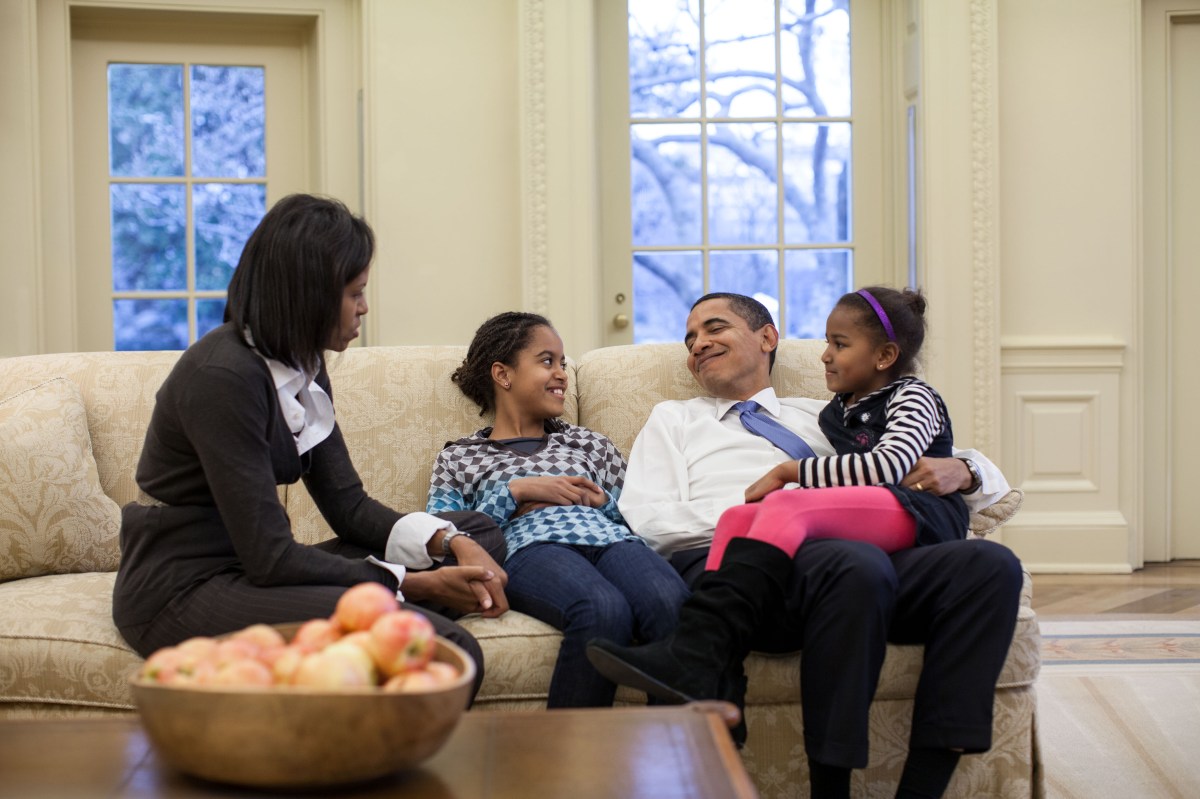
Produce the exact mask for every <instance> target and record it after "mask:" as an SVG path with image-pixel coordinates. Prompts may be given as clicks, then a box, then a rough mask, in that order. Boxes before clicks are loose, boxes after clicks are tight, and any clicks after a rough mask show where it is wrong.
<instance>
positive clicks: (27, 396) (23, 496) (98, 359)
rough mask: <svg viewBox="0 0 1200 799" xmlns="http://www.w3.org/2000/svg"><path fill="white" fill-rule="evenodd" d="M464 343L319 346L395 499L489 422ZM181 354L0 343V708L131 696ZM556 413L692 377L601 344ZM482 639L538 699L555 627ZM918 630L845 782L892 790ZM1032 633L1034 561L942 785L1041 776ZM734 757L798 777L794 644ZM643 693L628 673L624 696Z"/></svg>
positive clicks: (504, 701) (788, 791) (340, 398)
mask: <svg viewBox="0 0 1200 799" xmlns="http://www.w3.org/2000/svg"><path fill="white" fill-rule="evenodd" d="M821 346H823V345H821V344H818V343H816V342H803V341H788V342H784V346H783V347H782V349H781V352H780V356H779V361H778V364H777V366H776V368H775V374H776V384H777V387H778V388H779V389H780V391H781V393H783V394H788V395H796V394H802V395H809V396H815V397H824V396H827V394H826V391H825V388H824V379H823V373H822V371H821V369H820V367H819V365H818V364H817V358H816V355H817V353H818V352H819V349H820V347H821ZM463 354H464V349H463V348H462V347H441V346H421V347H372V348H356V349H351V350H350V351H348V352H346V353H344V354H343V355H340V356H334V357H333V360H332V361H331V363H330V371H331V374H332V381H333V388H334V398H335V401H336V403H337V407H338V419H339V422H340V424H341V426H342V429H343V431H344V432H345V435H346V439H347V441H348V443H349V446H350V449H351V453H352V455H353V457H354V460H355V463H356V465H357V466H358V469H359V471H360V473H361V474H362V476H363V479H364V481H365V483H366V485H367V489H368V491H370V492H371V493H372V494H373V495H374V496H376V497H378V498H380V499H382V500H383V501H385V502H387V503H389V504H391V505H393V506H394V507H396V508H399V509H419V508H423V507H424V502H425V494H426V490H427V487H428V479H429V471H430V467H431V465H432V463H433V459H434V455H435V454H436V452H437V451H438V450H439V449H440V448H441V446H442V445H443V443H444V442H446V441H448V440H451V439H453V438H457V437H459V436H461V435H463V434H464V433H467V432H470V431H473V430H475V429H477V428H478V427H480V426H481V425H482V423H483V420H481V419H480V418H479V417H478V414H477V413H476V409H475V408H474V406H472V405H470V403H469V402H468V401H467V400H466V399H465V398H463V397H462V396H461V395H460V394H459V392H458V390H457V389H456V388H455V386H454V385H452V384H451V383H450V381H449V374H450V372H451V371H452V370H453V368H454V367H455V366H457V365H458V363H459V362H460V361H461V359H462V356H463ZM177 357H178V353H77V354H66V355H43V356H30V357H21V358H9V359H3V360H0V717H24V718H34V717H50V716H66V715H72V716H82V715H104V714H112V713H127V712H129V711H130V710H131V708H132V705H131V703H130V695H129V690H128V687H127V685H126V677H127V675H128V674H129V672H130V671H131V670H132V669H134V668H135V667H136V666H137V664H138V662H139V658H138V657H137V656H136V655H135V654H134V653H133V652H132V651H131V650H130V649H129V648H128V647H127V646H126V645H125V643H124V642H123V640H122V639H121V637H120V635H119V634H118V633H117V630H116V628H115V627H114V626H113V623H112V620H111V617H110V596H111V592H112V586H113V579H114V576H115V569H116V567H117V562H118V558H119V551H118V546H117V531H118V524H119V516H118V508H119V505H120V504H123V503H126V502H129V501H131V500H132V499H133V498H134V496H135V493H136V486H135V484H134V479H133V474H134V467H135V465H136V463H137V459H138V453H139V451H140V449H141V446H142V439H143V436H144V434H145V430H146V424H147V421H148V419H149V416H150V411H151V408H152V407H153V404H154V395H155V391H156V390H157V388H158V386H159V384H160V383H161V382H162V380H163V378H164V377H165V376H166V374H167V372H168V371H169V370H170V368H171V366H172V364H173V363H174V362H175V360H176V358H177ZM569 371H570V377H571V386H570V390H569V392H568V397H567V406H566V412H565V418H566V419H567V420H568V421H572V422H578V423H580V424H584V425H587V426H589V427H592V428H594V429H597V430H600V431H602V432H604V433H606V434H607V435H608V436H610V437H611V438H612V439H613V440H614V441H615V442H616V444H617V445H618V446H619V447H620V448H621V450H622V451H624V452H628V451H629V447H630V445H631V444H632V443H633V439H634V436H635V435H636V434H637V431H638V429H639V428H640V427H641V425H642V424H643V423H644V421H645V419H646V417H647V415H648V414H649V412H650V409H651V407H652V406H653V405H654V404H655V403H656V402H658V401H660V400H663V399H670V398H685V397H689V396H694V395H695V394H696V393H697V391H698V387H697V386H696V385H695V383H694V382H693V380H692V378H691V376H690V375H689V374H688V372H687V370H686V368H685V367H684V351H683V348H682V347H681V346H680V345H678V344H670V345H638V346H633V347H611V348H605V349H601V350H595V351H592V352H589V353H587V354H585V355H584V356H583V357H581V358H580V359H579V360H578V362H576V363H573V364H572V365H571V367H570V369H569ZM280 496H281V498H282V499H283V501H284V502H285V503H286V506H287V509H288V512H289V514H290V515H291V518H292V520H293V523H294V526H295V530H296V535H297V537H298V538H299V539H301V540H303V541H305V542H315V541H318V540H321V539H323V538H325V537H327V536H328V535H329V534H330V533H329V531H328V529H327V528H326V526H325V524H324V522H323V521H322V519H321V518H320V516H319V514H318V513H317V512H316V510H315V508H314V506H313V504H312V502H311V500H310V499H309V497H308V496H307V494H306V492H305V490H304V488H303V486H302V485H296V486H289V487H281V488H280ZM1019 504H1020V494H1019V492H1013V493H1012V494H1011V495H1010V496H1009V497H1007V498H1006V499H1005V500H1004V501H1003V502H1002V503H1001V504H1000V505H999V506H998V507H996V508H993V509H992V510H991V511H990V512H989V513H988V514H985V515H983V516H977V517H975V518H973V520H972V525H973V529H975V530H976V531H978V532H981V533H986V532H988V531H989V530H990V529H991V528H994V527H995V526H996V525H997V524H998V523H1000V522H1002V521H1003V520H1004V519H1006V518H1007V517H1008V516H1009V515H1011V513H1013V512H1015V510H1016V508H1017V507H1018V506H1019ZM463 623H464V624H465V626H466V627H468V629H470V630H471V631H472V632H473V633H474V634H475V635H476V636H477V637H478V638H479V639H480V641H481V643H482V646H483V649H484V653H485V658H486V678H485V680H484V684H483V688H482V691H481V693H480V695H479V697H478V700H477V704H476V706H475V708H476V710H475V712H487V711H489V710H501V709H515V708H522V709H524V708H537V707H542V706H544V703H545V699H546V689H547V685H548V682H549V678H550V672H551V669H552V667H553V663H554V659H555V654H556V651H557V647H558V641H559V636H558V633H557V632H556V631H555V630H554V629H552V628H551V627H549V626H547V625H545V624H542V623H540V622H538V621H535V620H533V619H531V618H529V617H526V616H522V615H520V614H518V613H516V612H510V613H508V614H507V615H506V616H504V617H503V618H501V619H498V620H486V619H481V618H467V619H465V620H464V622H463ZM921 654H922V652H921V648H920V647H902V646H891V647H889V649H888V656H887V661H886V663H885V666H884V671H883V676H882V677H881V680H880V686H879V691H878V695H877V697H876V700H875V703H874V705H873V707H872V717H871V764H870V767H869V768H867V769H866V770H864V771H862V772H856V773H855V775H854V780H855V782H854V791H855V795H862V796H884V795H887V796H891V795H892V792H893V791H894V785H895V782H896V780H897V779H898V775H899V770H900V767H901V764H902V762H903V759H904V756H905V745H906V740H907V737H908V726H909V723H910V713H911V708H912V697H913V694H914V690H915V686H916V678H917V674H918V672H919V670H920V667H921ZM1039 664H1040V659H1039V636H1038V627H1037V622H1036V619H1035V617H1034V614H1033V611H1032V610H1031V609H1030V607H1029V591H1028V580H1027V587H1026V592H1025V596H1024V598H1023V602H1022V607H1021V612H1020V618H1019V620H1018V624H1017V633H1016V639H1015V641H1014V643H1013V646H1012V650H1011V652H1010V654H1009V658H1008V662H1007V664H1006V665H1005V668H1004V672H1003V674H1002V675H1001V678H1000V687H999V689H998V691H997V695H996V720H995V737H994V745H993V748H992V750H991V751H990V752H989V753H987V754H985V755H980V756H972V757H967V758H964V759H963V761H962V765H961V766H960V767H959V769H958V772H957V773H956V776H955V778H954V782H953V783H952V785H951V789H950V795H953V796H961V797H966V796H970V797H981V796H1005V797H1018V796H1020V797H1025V796H1031V795H1033V796H1038V795H1040V794H1041V771H1040V763H1039V756H1038V746H1037V738H1036V725H1035V715H1036V714H1035V711H1036V706H1035V697H1034V681H1035V679H1036V677H1037V673H1038V668H1039ZM747 669H748V673H749V675H750V691H749V697H748V708H747V719H748V724H749V731H750V740H749V744H748V746H747V747H746V749H745V750H744V751H743V753H742V754H743V757H744V759H745V762H746V766H747V769H748V770H749V772H750V774H751V775H752V777H753V778H754V781H755V782H756V784H757V785H758V788H759V790H760V792H761V793H762V795H763V796H765V797H775V796H800V795H805V794H806V791H807V764H806V761H805V756H804V750H803V744H802V739H801V714H800V707H799V701H798V697H799V687H798V682H799V669H798V658H797V657H796V656H778V657H768V656H759V655H753V656H752V657H751V658H750V660H749V661H748V664H747ZM639 701H642V697H641V696H640V695H638V694H637V693H636V692H631V691H628V690H626V689H622V690H621V692H620V693H619V694H618V702H622V703H636V702H639Z"/></svg>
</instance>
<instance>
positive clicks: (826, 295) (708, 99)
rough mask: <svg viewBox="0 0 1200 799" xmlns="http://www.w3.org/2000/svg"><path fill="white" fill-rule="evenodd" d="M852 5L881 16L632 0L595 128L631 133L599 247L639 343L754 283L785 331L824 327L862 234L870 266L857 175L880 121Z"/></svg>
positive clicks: (874, 222)
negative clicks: (604, 121) (616, 122)
mask: <svg viewBox="0 0 1200 799" xmlns="http://www.w3.org/2000/svg"><path fill="white" fill-rule="evenodd" d="M862 6H868V7H869V8H868V9H867V11H866V12H863V13H862V16H864V17H872V16H875V17H877V16H878V10H877V8H875V7H871V4H868V3H856V4H855V6H854V11H855V15H856V19H855V25H854V26H853V27H852V23H851V8H850V4H849V1H848V0H676V2H664V0H628V5H627V8H628V14H627V18H626V22H627V29H626V35H627V53H626V54H625V55H626V66H627V69H626V70H625V74H627V75H628V83H627V88H626V90H625V91H624V97H623V98H622V99H623V101H624V107H623V109H622V110H623V113H622V115H621V119H622V120H623V125H622V127H623V129H624V130H623V133H621V132H620V131H618V132H616V133H615V134H614V133H606V134H605V135H606V136H609V135H622V136H623V138H624V140H625V141H626V142H627V149H625V150H624V152H625V153H627V162H626V163H627V166H626V167H625V171H627V174H628V180H627V182H624V181H623V180H622V179H620V178H619V179H618V180H616V181H612V182H613V184H623V185H619V188H617V189H611V188H606V189H605V193H606V200H605V202H606V210H609V211H610V212H611V213H609V214H607V215H606V221H605V224H606V230H605V233H604V246H605V252H606V258H605V260H606V262H607V263H610V264H614V265H615V267H614V269H615V270H616V269H621V268H622V267H621V264H623V265H624V266H623V269H624V271H625V272H626V274H627V275H628V276H627V277H626V278H625V280H626V281H627V284H628V285H629V286H630V288H631V289H632V292H631V293H632V298H633V314H632V317H633V323H634V327H633V340H634V341H637V342H647V341H678V340H679V339H680V337H681V332H682V330H683V327H684V320H685V319H686V316H687V313H688V309H689V308H690V306H691V304H692V302H694V301H695V299H696V298H698V297H699V296H701V295H702V294H704V293H705V292H709V291H734V292H739V293H743V294H749V295H751V296H755V297H757V298H758V299H760V300H761V301H762V302H763V303H764V304H765V305H766V306H767V307H768V308H769V309H770V310H771V311H772V313H773V315H774V316H775V319H776V322H777V324H778V325H779V328H780V330H781V332H782V333H783V335H785V336H789V337H797V338H812V337H823V336H824V325H825V318H826V316H827V315H828V313H829V311H830V309H831V308H832V306H833V304H834V302H836V300H837V298H838V297H839V296H841V295H842V294H843V293H845V292H847V291H849V290H851V289H852V287H853V286H854V284H855V281H856V277H862V275H856V269H857V268H858V266H859V262H860V261H861V260H862V259H863V247H864V239H865V240H867V241H872V242H874V243H873V244H872V245H871V246H868V247H867V250H869V251H870V253H871V254H870V256H869V257H868V259H867V260H868V262H869V268H868V269H867V272H868V274H871V277H874V276H875V275H874V274H873V273H875V272H879V271H881V264H879V263H878V262H879V260H880V258H879V256H878V249H877V248H880V247H882V244H883V242H882V236H881V234H880V224H881V220H880V219H879V216H880V215H879V213H878V211H877V207H878V205H877V204H878V202H879V201H881V200H882V199H883V198H882V196H881V195H882V192H881V191H879V184H878V182H876V183H874V184H872V183H868V182H864V180H862V179H861V177H862V176H860V174H859V172H860V168H862V167H866V170H867V173H868V179H869V176H870V175H871V174H874V176H875V177H876V178H878V173H879V171H880V170H879V161H878V158H879V156H878V150H879V149H880V148H879V147H878V142H879V140H880V139H879V136H880V135H881V134H880V131H879V127H880V126H879V124H878V108H879V105H880V104H879V102H878V90H877V88H876V86H877V84H878V74H877V73H878V67H877V63H878V52H877V51H878V48H877V47H875V46H873V45H874V40H873V38H872V37H873V36H874V35H875V34H873V33H868V34H866V35H862V36H860V33H861V32H865V31H868V30H870V28H868V27H865V26H864V25H862V24H860V23H859V21H858V19H857V15H859V14H860V7H862ZM601 24H602V34H601V35H602V37H603V36H604V35H605V33H604V30H603V26H604V24H605V23H603V22H602V23H601ZM612 24H613V23H612V22H609V23H608V25H609V26H611V25H612ZM875 27H877V24H876V25H875ZM860 39H862V40H863V41H861V42H860V41H859V40H860ZM852 46H853V47H854V48H855V49H856V50H863V51H865V52H863V53H862V54H860V53H858V52H855V53H854V58H853V60H852ZM604 57H605V56H604V55H603V50H602V58H604ZM871 57H873V58H874V59H875V61H874V62H872V61H871ZM852 63H853V65H854V69H853V70H852ZM864 63H865V64H872V63H874V64H875V66H871V67H870V68H869V69H864V70H863V71H864V72H869V73H871V74H870V76H869V77H867V78H865V79H864V80H862V81H861V82H862V83H863V84H864V85H865V91H863V92H862V94H863V97H862V98H861V99H860V97H859V94H860V91H859V88H860V87H859V84H860V80H859V73H858V72H857V71H856V70H858V69H860V68H862V65H863V64H864ZM852 72H854V74H855V76H856V79H855V83H854V90H853V91H852V88H851V73H852ZM615 74H616V72H615V70H613V67H612V64H611V63H610V64H609V65H608V66H607V67H606V66H604V64H603V62H602V75H603V76H605V77H606V78H608V79H611V76H612V75H615ZM603 96H604V97H606V98H608V99H607V100H605V101H603V102H614V103H615V98H616V96H617V93H616V92H613V91H612V90H611V89H609V90H606V91H604V93H603ZM606 107H607V108H609V109H610V110H611V108H612V107H613V106H611V105H610V106H606ZM873 115H874V116H873ZM867 120H869V121H867ZM614 127H615V126H614ZM864 128H867V130H864ZM860 138H863V139H864V140H863V141H861V142H860V141H859V140H860ZM615 151H616V150H615V149H614V152H615ZM871 153H874V155H872V154H871ZM614 160H615V159H614ZM618 169H619V167H617V166H616V165H615V164H614V166H613V167H612V168H606V169H605V171H604V174H605V177H606V179H607V178H609V177H610V176H613V175H619V174H621V173H620V172H618ZM872 189H873V191H872ZM621 194H623V195H624V196H623V197H621V196H620V195H621ZM860 194H863V195H865V196H863V198H862V201H860V200H859V196H858V195H860ZM869 195H875V196H869ZM612 202H615V203H621V202H623V204H624V207H623V208H620V206H619V205H611V204H610V203H612ZM618 208H620V210H617V209H618ZM618 214H620V216H619V215H618ZM622 217H623V218H622ZM625 219H628V223H625V221H624V220H625ZM613 220H618V221H617V222H615V223H614V222H613ZM612 253H620V255H619V256H618V255H611V254H612ZM610 285H612V284H610V283H606V286H610ZM622 294H623V292H621V290H620V288H619V286H618V287H617V288H616V291H615V292H614V297H617V300H618V302H619V301H620V299H621V297H620V296H618V295H622Z"/></svg>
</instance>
